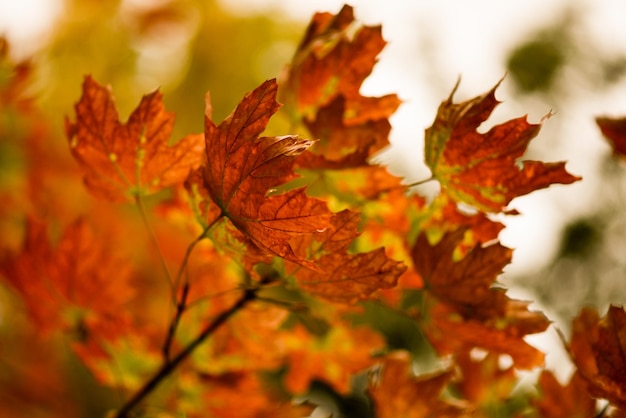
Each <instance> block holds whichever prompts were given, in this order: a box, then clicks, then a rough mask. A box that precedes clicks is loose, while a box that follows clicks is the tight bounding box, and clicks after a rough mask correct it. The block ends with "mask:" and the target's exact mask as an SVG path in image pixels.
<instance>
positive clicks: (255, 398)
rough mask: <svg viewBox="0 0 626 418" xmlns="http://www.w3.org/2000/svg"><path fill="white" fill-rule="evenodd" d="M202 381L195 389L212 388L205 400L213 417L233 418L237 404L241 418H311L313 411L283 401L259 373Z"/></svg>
mask: <svg viewBox="0 0 626 418" xmlns="http://www.w3.org/2000/svg"><path fill="white" fill-rule="evenodd" d="M200 379H201V381H199V382H196V385H195V387H206V386H207V385H208V386H209V387H208V389H207V390H206V392H205V393H203V398H204V401H205V403H206V404H207V405H206V407H205V408H206V409H208V410H209V411H210V412H211V416H215V417H228V416H232V415H233V406H234V405H237V414H238V415H239V416H242V417H250V418H263V417H273V418H301V417H304V416H309V414H310V413H311V412H312V409H313V408H312V407H311V406H307V405H297V404H294V403H293V402H290V401H289V400H288V399H283V398H281V396H280V394H278V393H273V392H272V391H271V385H268V384H267V382H264V381H263V380H262V379H261V378H260V377H259V376H258V375H257V374H253V373H235V372H230V373H224V374H221V375H218V376H211V375H203V376H201V377H200ZM242 396H244V397H245V399H246V402H244V403H242V402H241V399H242ZM205 411H206V410H204V411H203V412H205ZM205 413H206V412H205ZM201 415H202V414H201Z"/></svg>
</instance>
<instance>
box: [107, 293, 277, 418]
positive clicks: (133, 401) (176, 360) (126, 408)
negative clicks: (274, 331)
mask: <svg viewBox="0 0 626 418" xmlns="http://www.w3.org/2000/svg"><path fill="white" fill-rule="evenodd" d="M260 284H264V283H263V281H261V283H260ZM259 289H260V287H251V288H248V289H245V290H244V292H243V295H241V297H240V298H239V299H238V300H237V302H235V304H234V305H233V306H231V307H230V308H229V309H228V310H226V311H224V312H222V313H220V314H219V315H218V316H217V317H216V318H215V319H214V320H213V322H211V323H210V324H209V325H208V326H207V327H206V328H205V329H204V330H202V332H201V333H200V334H199V335H198V336H197V337H196V338H195V339H194V340H193V341H192V342H190V343H189V345H187V346H186V347H185V348H184V349H183V350H182V351H181V352H180V353H178V354H177V355H176V356H175V357H173V358H172V359H171V360H167V359H166V360H165V363H163V365H162V366H161V368H160V369H159V371H158V372H157V373H156V374H155V375H154V376H153V377H152V378H151V379H150V380H148V381H147V382H146V383H145V384H144V386H143V387H142V388H141V389H139V391H138V392H137V393H135V395H133V396H132V397H131V398H130V399H129V400H128V401H127V402H126V404H124V405H123V406H122V407H121V408H120V409H119V410H118V411H117V413H116V414H115V415H114V417H115V418H129V416H130V415H129V414H130V413H131V411H132V410H133V409H134V408H135V407H136V406H137V405H139V404H140V403H141V402H142V401H143V400H144V399H145V398H146V397H147V396H148V395H149V394H150V393H152V391H153V390H154V389H155V388H156V387H157V386H158V385H159V384H160V383H161V382H162V381H163V380H165V379H166V378H167V377H168V376H169V375H170V374H172V372H173V371H174V370H175V369H176V368H177V367H178V365H179V364H180V363H182V362H183V361H184V360H185V359H186V358H187V357H189V355H190V354H191V353H192V352H193V351H194V350H195V349H196V348H197V347H198V346H199V345H200V344H202V343H203V342H204V341H205V340H206V339H207V338H208V337H209V336H210V335H211V334H213V332H215V330H216V329H217V328H219V327H220V326H221V325H222V324H223V323H224V322H226V321H227V320H228V319H229V318H230V317H232V316H233V315H234V314H235V313H237V312H238V311H239V310H241V309H243V307H244V306H246V305H247V304H248V303H250V302H252V301H253V300H255V299H257V297H258V296H257V293H258V291H259Z"/></svg>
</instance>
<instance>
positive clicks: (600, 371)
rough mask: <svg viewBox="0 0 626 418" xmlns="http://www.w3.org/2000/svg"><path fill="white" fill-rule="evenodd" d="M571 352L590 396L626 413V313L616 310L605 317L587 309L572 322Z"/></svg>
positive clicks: (614, 307)
mask: <svg viewBox="0 0 626 418" xmlns="http://www.w3.org/2000/svg"><path fill="white" fill-rule="evenodd" d="M569 352H570V354H571V356H572V359H573V360H574V363H575V364H576V366H577V367H578V370H579V371H580V375H581V376H582V377H583V378H584V379H585V381H586V382H587V385H588V388H589V393H590V394H591V395H592V396H595V397H598V398H604V399H608V400H609V401H610V402H611V403H612V404H614V405H615V406H617V407H618V408H620V409H624V410H626V311H624V309H623V308H621V307H617V306H613V305H611V307H610V308H609V311H608V313H607V314H606V316H605V317H603V318H600V316H599V315H598V312H597V311H595V310H594V309H591V308H584V309H582V310H581V311H580V313H579V315H578V317H576V318H575V319H574V321H573V329H572V338H571V342H570V344H569Z"/></svg>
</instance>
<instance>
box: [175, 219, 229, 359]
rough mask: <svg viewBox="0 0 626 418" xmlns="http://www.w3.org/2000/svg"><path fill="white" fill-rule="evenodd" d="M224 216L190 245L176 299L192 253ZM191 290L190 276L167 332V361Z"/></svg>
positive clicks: (216, 220) (177, 285)
mask: <svg viewBox="0 0 626 418" xmlns="http://www.w3.org/2000/svg"><path fill="white" fill-rule="evenodd" d="M223 216H224V215H220V216H218V217H217V218H215V220H213V222H211V223H210V224H209V225H207V226H206V228H204V230H203V231H202V234H200V235H199V236H198V237H197V238H196V239H195V240H193V241H192V242H191V244H189V246H188V247H187V251H186V252H185V257H184V258H183V262H182V263H181V264H180V268H179V269H178V273H176V278H175V279H174V285H173V289H174V292H175V293H174V297H175V298H176V299H178V296H177V294H178V287H179V286H180V280H181V277H182V276H183V273H184V272H185V270H186V269H187V264H188V263H189V257H190V256H191V252H192V251H193V249H194V248H195V247H196V245H197V244H198V243H199V242H200V241H202V240H203V239H204V238H205V237H206V236H207V234H208V232H209V231H210V230H211V228H213V227H214V226H215V225H216V224H217V223H218V222H219V221H220V220H221V219H222V218H223ZM189 288H190V285H189V276H188V275H186V276H185V282H184V283H183V288H182V292H181V296H180V300H175V305H176V312H175V313H174V317H173V318H172V322H171V323H170V326H169V328H168V330H167V336H166V337H165V342H164V344H163V356H164V357H165V360H166V361H167V360H169V357H170V351H171V348H172V342H173V341H174V336H175V335H176V330H177V329H178V325H179V324H180V319H181V317H182V316H183V313H184V312H185V310H186V309H187V307H188V306H187V298H188V297H189Z"/></svg>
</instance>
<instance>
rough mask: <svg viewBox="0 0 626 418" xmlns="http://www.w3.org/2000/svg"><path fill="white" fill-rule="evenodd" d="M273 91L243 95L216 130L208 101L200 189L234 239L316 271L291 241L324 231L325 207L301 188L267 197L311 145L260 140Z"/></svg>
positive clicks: (269, 86)
mask: <svg viewBox="0 0 626 418" xmlns="http://www.w3.org/2000/svg"><path fill="white" fill-rule="evenodd" d="M277 88H278V86H277V84H276V81H275V80H268V81H266V82H264V83H263V84H262V85H260V86H259V87H257V88H256V89H255V90H254V91H252V92H250V93H248V94H246V95H245V97H244V98H243V99H242V101H241V103H240V104H239V105H238V106H237V108H236V109H235V110H234V111H233V112H232V113H231V114H230V115H229V116H228V117H227V118H226V119H225V120H224V121H222V122H221V123H220V125H219V126H217V125H215V123H213V121H212V120H211V107H210V104H209V103H208V100H207V111H206V118H205V138H206V155H207V159H206V164H205V166H203V167H201V168H200V170H201V174H202V176H203V180H204V181H203V182H202V187H204V188H205V189H206V190H207V192H208V195H209V196H210V197H211V199H212V201H213V202H214V203H215V204H216V205H217V206H218V207H219V209H220V210H221V214H222V215H223V216H225V217H227V218H228V219H230V221H231V222H232V224H233V225H234V226H235V227H236V229H237V230H238V231H239V232H240V233H241V234H243V235H238V236H237V238H238V239H240V240H243V241H247V242H246V243H248V244H249V243H252V244H254V245H255V246H256V247H258V248H260V249H262V250H263V251H265V252H266V253H268V254H273V255H277V256H280V257H282V258H285V259H287V260H290V261H293V262H296V263H299V264H301V265H304V266H307V267H310V268H315V264H314V263H312V262H310V261H307V260H306V255H305V254H302V253H296V252H294V248H293V246H292V245H291V244H290V242H289V241H290V240H291V239H292V238H294V237H295V236H298V235H302V234H316V233H320V232H321V231H324V230H325V229H326V228H328V226H329V220H330V218H331V216H332V213H331V212H329V210H328V208H327V206H326V203H325V202H323V201H321V200H318V199H313V198H310V197H308V196H307V195H306V194H305V191H304V189H302V188H300V189H295V190H291V191H288V192H286V193H282V194H278V195H272V196H268V194H269V193H270V192H271V191H272V189H273V188H274V187H276V186H279V185H282V184H284V183H286V182H287V181H289V180H291V179H293V178H294V177H295V173H294V172H293V164H294V159H295V158H296V157H297V156H298V155H300V154H301V153H302V152H304V151H305V150H306V149H307V148H309V147H310V146H311V145H312V144H313V143H314V141H311V140H307V139H300V138H298V137H297V136H280V137H260V136H259V135H260V134H261V133H262V132H263V131H264V129H265V127H266V125H267V123H268V122H269V119H270V117H271V116H272V115H273V114H274V113H275V112H276V111H277V110H278V108H279V107H280V105H279V104H278V103H277V102H276V91H277Z"/></svg>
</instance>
